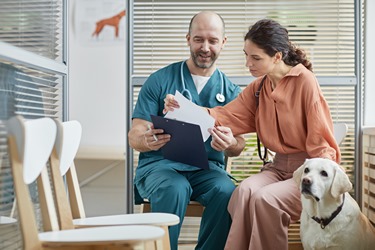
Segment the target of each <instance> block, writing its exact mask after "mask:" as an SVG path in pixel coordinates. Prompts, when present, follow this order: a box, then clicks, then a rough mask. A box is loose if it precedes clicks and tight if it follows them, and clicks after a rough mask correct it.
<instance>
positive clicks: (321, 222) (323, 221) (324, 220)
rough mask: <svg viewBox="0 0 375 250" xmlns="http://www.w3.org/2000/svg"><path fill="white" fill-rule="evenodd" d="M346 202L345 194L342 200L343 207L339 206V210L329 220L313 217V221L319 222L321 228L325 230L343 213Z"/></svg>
mask: <svg viewBox="0 0 375 250" xmlns="http://www.w3.org/2000/svg"><path fill="white" fill-rule="evenodd" d="M344 200H345V194H344V196H343V198H342V203H341V205H340V206H338V208H337V209H336V210H335V211H334V212H333V213H332V214H331V216H330V217H329V218H322V219H321V218H318V217H315V216H313V217H311V219H313V220H314V221H316V222H318V223H319V224H320V227H321V228H322V229H324V228H325V227H326V226H327V225H328V224H329V223H330V222H331V221H332V220H333V219H334V218H335V217H336V216H337V215H338V214H339V213H340V212H341V209H342V207H343V206H344Z"/></svg>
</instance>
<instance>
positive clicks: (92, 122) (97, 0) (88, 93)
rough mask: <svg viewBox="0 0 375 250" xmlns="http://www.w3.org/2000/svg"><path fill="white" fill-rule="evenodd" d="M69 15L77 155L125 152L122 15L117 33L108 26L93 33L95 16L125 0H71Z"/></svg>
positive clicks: (71, 116) (72, 116)
mask: <svg viewBox="0 0 375 250" xmlns="http://www.w3.org/2000/svg"><path fill="white" fill-rule="evenodd" d="M69 4H70V6H69V7H70V18H69V23H70V24H69V28H70V29H69V119H71V120H72V119H76V120H79V121H80V122H81V123H82V127H83V135H82V142H81V147H80V152H79V155H81V156H82V157H88V158H90V157H91V156H93V157H99V158H102V157H104V158H124V155H123V154H124V152H125V133H126V129H125V113H126V107H125V91H126V86H125V79H126V78H125V62H126V60H125V58H126V55H125V54H126V50H125V30H126V28H125V19H126V17H123V18H122V20H121V22H120V36H119V37H118V38H115V36H114V28H113V27H109V26H106V27H105V28H104V29H103V31H102V32H101V33H100V35H99V37H98V38H94V37H92V36H91V35H92V32H93V31H94V30H95V22H96V21H98V20H100V19H102V18H108V17H111V16H113V15H115V14H117V13H119V12H120V11H122V10H124V9H125V1H118V0H72V1H69Z"/></svg>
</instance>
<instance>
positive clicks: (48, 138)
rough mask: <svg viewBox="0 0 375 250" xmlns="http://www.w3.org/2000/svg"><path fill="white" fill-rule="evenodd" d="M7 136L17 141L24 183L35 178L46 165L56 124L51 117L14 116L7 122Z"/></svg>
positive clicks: (53, 140)
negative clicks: (24, 117)
mask: <svg viewBox="0 0 375 250" xmlns="http://www.w3.org/2000/svg"><path fill="white" fill-rule="evenodd" d="M7 131H8V134H9V136H14V137H15V140H16V143H17V151H18V157H19V159H20V161H21V163H22V164H23V179H24V181H25V183H26V184H30V183H32V182H33V181H35V180H36V178H37V177H38V176H39V174H40V173H41V172H42V169H43V168H44V167H45V166H46V163H47V161H48V159H49V156H50V154H51V152H52V148H53V145H54V143H55V138H56V124H55V123H54V122H53V120H52V119H51V118H40V119H34V120H24V119H23V118H22V117H21V116H14V117H12V118H11V119H9V120H8V122H7Z"/></svg>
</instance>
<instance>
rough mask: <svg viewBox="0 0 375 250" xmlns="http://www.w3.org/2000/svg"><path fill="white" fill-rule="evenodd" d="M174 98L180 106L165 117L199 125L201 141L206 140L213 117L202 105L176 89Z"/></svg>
mask: <svg viewBox="0 0 375 250" xmlns="http://www.w3.org/2000/svg"><path fill="white" fill-rule="evenodd" d="M175 99H176V101H177V102H178V104H179V105H180V108H178V109H174V111H169V112H168V113H167V114H166V115H165V117H166V118H169V119H176V120H178V121H183V122H189V123H193V124H197V125H199V126H200V128H201V132H202V137H203V141H207V139H208V138H209V137H210V133H209V132H208V129H209V128H212V127H214V125H215V119H214V118H213V117H212V116H210V115H209V114H208V113H207V112H205V111H204V110H203V109H202V107H200V106H198V105H196V104H195V103H193V102H192V101H190V100H188V99H187V98H185V97H184V96H183V95H182V94H181V93H180V92H178V91H176V94H175Z"/></svg>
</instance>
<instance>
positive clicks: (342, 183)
mask: <svg viewBox="0 0 375 250" xmlns="http://www.w3.org/2000/svg"><path fill="white" fill-rule="evenodd" d="M332 167H335V176H334V177H333V181H332V185H331V195H332V196H333V197H334V198H337V197H339V196H340V195H341V194H343V193H345V192H349V191H350V190H351V189H352V183H351V182H350V180H349V177H348V176H347V175H346V173H345V172H344V170H342V169H341V167H340V166H339V165H337V164H335V165H334V166H332Z"/></svg>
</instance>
